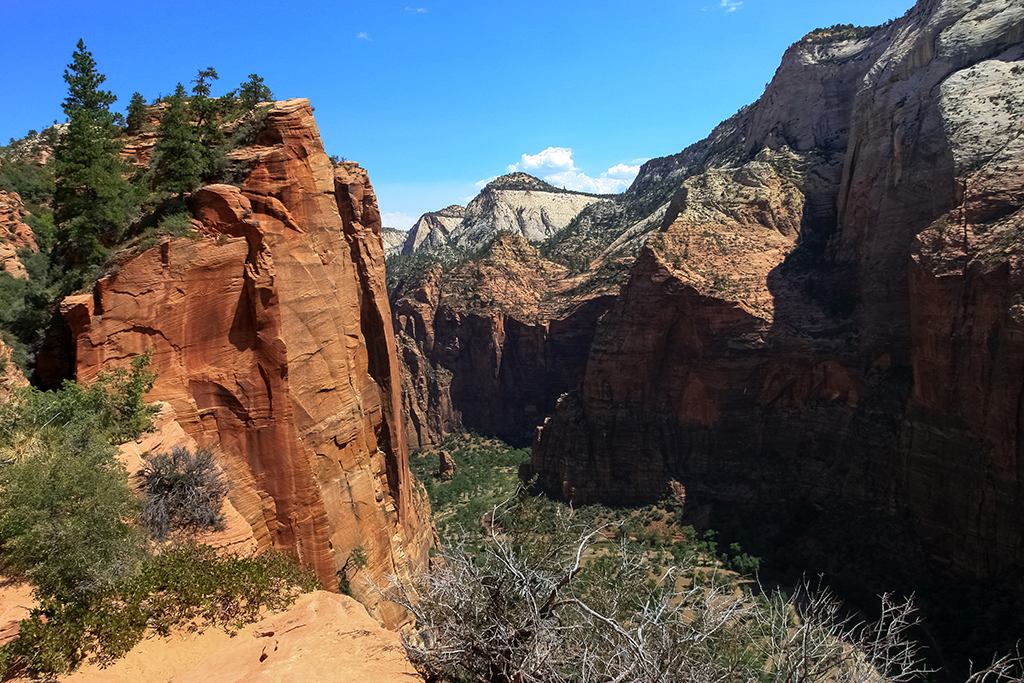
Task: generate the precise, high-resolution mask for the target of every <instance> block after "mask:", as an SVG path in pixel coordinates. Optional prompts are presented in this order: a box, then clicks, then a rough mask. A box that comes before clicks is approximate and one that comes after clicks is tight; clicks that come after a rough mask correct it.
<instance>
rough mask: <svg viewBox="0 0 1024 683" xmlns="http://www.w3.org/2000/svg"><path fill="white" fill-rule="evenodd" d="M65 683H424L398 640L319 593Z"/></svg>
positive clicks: (160, 643) (139, 651)
mask: <svg viewBox="0 0 1024 683" xmlns="http://www.w3.org/2000/svg"><path fill="white" fill-rule="evenodd" d="M64 680H65V681H68V682H73V683H91V682H93V681H96V682H100V681H102V682H103V683H122V682H123V683H139V682H140V681H161V682H162V681H167V682H168V683H192V682H195V683H235V682H241V681H274V682H275V683H291V682H293V681H294V682H295V683H299V682H301V683H306V682H307V681H338V682H341V683H345V682H347V681H351V682H352V683H356V682H357V681H358V682H360V683H361V682H363V681H373V683H392V682H393V681H394V682H397V681H403V682H405V683H414V682H416V681H422V680H423V679H422V678H420V676H419V675H418V674H417V673H416V670H415V669H413V667H412V664H410V663H409V660H408V659H407V658H406V656H405V650H404V649H403V648H402V644H401V641H400V639H399V636H398V634H397V633H395V632H393V631H387V630H385V629H383V628H381V627H380V625H379V624H378V623H377V622H376V621H374V620H373V619H371V618H370V616H369V615H368V614H367V613H366V608H364V607H363V606H362V605H360V604H359V603H358V602H356V601H355V600H353V599H352V598H349V597H347V596H344V595H336V594H333V593H326V592H323V591H319V592H316V593H309V594H307V595H303V596H300V597H299V599H298V600H297V601H296V603H295V605H293V606H292V607H291V609H289V610H287V611H285V612H281V613H278V614H272V615H270V616H268V617H267V618H266V619H264V620H263V621H261V622H258V623H256V624H251V625H249V626H247V627H246V628H244V629H242V630H241V631H239V632H238V633H237V635H235V636H234V637H232V636H231V635H230V634H228V633H225V632H224V631H223V630H221V629H218V628H210V629H207V630H206V631H205V632H203V633H201V634H198V633H177V634H174V635H172V636H170V637H169V638H159V637H153V638H151V639H149V640H144V641H142V642H141V643H139V644H138V645H137V646H136V647H135V649H133V650H132V651H131V652H130V653H128V655H127V656H126V657H124V658H123V659H120V660H118V661H117V662H115V663H114V664H113V665H112V666H110V667H109V668H106V669H101V668H99V667H98V666H95V665H90V666H85V667H83V668H82V669H80V670H79V671H77V672H76V673H74V674H73V675H71V676H69V677H67V678H66V679H64Z"/></svg>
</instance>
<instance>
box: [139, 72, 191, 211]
mask: <svg viewBox="0 0 1024 683" xmlns="http://www.w3.org/2000/svg"><path fill="white" fill-rule="evenodd" d="M167 101H168V104H169V105H170V106H168V108H167V111H165V112H164V114H163V116H162V117H161V118H160V132H159V135H158V137H157V141H156V146H155V147H154V148H153V160H152V163H153V164H154V168H155V169H156V175H157V178H158V181H157V187H158V188H160V189H161V190H166V191H167V192H174V193H177V194H183V193H185V192H191V191H192V190H194V189H195V188H196V187H198V186H199V183H200V181H201V180H202V177H203V155H202V151H201V148H200V145H199V134H198V131H197V130H196V127H195V126H193V125H192V122H191V121H190V120H189V118H190V117H189V108H188V103H187V101H186V94H185V88H184V86H182V84H181V83H178V86H177V88H175V90H174V94H173V95H171V97H170V98H169V99H168V100H167Z"/></svg>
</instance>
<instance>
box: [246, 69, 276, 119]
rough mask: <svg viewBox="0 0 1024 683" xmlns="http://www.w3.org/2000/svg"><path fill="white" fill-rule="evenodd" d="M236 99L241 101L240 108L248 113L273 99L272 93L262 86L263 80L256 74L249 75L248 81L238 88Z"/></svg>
mask: <svg viewBox="0 0 1024 683" xmlns="http://www.w3.org/2000/svg"><path fill="white" fill-rule="evenodd" d="M238 98H239V99H240V100H241V101H242V108H243V109H244V110H245V111H246V112H247V113H248V112H252V111H255V110H256V105H258V104H259V103H260V102H270V101H272V100H273V99H274V93H272V92H270V88H268V87H267V86H265V85H264V84H263V79H262V78H260V77H259V76H257V75H256V74H249V80H248V81H246V82H245V83H242V84H241V85H240V86H238Z"/></svg>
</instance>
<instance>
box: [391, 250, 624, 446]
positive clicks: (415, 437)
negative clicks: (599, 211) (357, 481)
mask: <svg viewBox="0 0 1024 683" xmlns="http://www.w3.org/2000/svg"><path fill="white" fill-rule="evenodd" d="M393 298H394V304H393V306H392V308H393V309H394V321H395V329H396V330H397V333H398V339H399V348H400V353H401V354H402V360H403V363H404V367H405V374H404V376H403V398H404V402H405V410H406V416H407V417H406V419H407V422H406V427H407V431H408V439H409V442H410V443H411V444H413V445H414V446H426V445H429V444H434V443H437V442H439V441H440V440H441V438H443V437H444V436H445V435H446V434H450V433H452V432H455V431H459V430H461V429H474V430H477V431H479V432H482V433H485V434H492V435H496V436H499V437H501V438H503V439H505V440H506V441H510V442H512V443H516V444H527V443H529V442H530V440H531V439H532V436H533V433H534V430H535V429H536V426H537V425H538V424H539V423H540V422H541V420H543V419H544V417H545V416H547V415H550V414H551V411H552V410H553V409H554V406H555V402H556V401H557V399H558V397H559V396H560V395H561V394H562V393H564V392H565V391H568V390H569V389H571V388H573V387H575V386H576V384H577V383H578V382H579V380H580V377H581V376H582V371H583V364H584V362H585V360H586V357H587V351H588V349H589V347H590V342H591V340H592V338H593V335H594V332H595V330H596V327H597V321H598V319H599V318H600V317H601V315H603V314H604V313H605V311H606V310H607V309H608V306H609V305H610V304H611V301H612V299H613V294H612V292H611V291H610V290H609V288H607V287H603V286H601V285H600V284H599V283H595V282H592V281H590V280H589V279H588V278H587V277H586V276H576V275H573V274H571V273H570V272H569V270H568V269H567V268H566V267H565V266H561V265H558V264H555V263H552V262H550V261H546V260H544V259H543V258H541V257H540V254H539V253H538V252H537V250H536V249H535V248H533V247H531V246H530V245H529V244H527V243H526V242H525V240H524V239H523V238H521V237H518V236H516V235H504V236H501V237H499V238H498V239H496V240H495V241H494V243H493V245H492V246H491V248H490V250H489V251H488V252H487V254H485V255H484V256H483V257H482V258H481V259H480V260H479V261H476V262H469V263H466V264H465V265H463V266H460V267H458V268H456V269H454V270H453V271H450V272H446V273H442V272H441V269H440V268H438V267H435V268H434V269H433V270H431V271H429V272H427V273H426V274H425V275H424V276H423V277H422V278H420V279H418V280H409V281H406V282H405V283H403V285H401V286H400V287H399V289H398V290H397V291H396V292H395V295H394V297H393Z"/></svg>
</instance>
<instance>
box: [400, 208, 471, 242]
mask: <svg viewBox="0 0 1024 683" xmlns="http://www.w3.org/2000/svg"><path fill="white" fill-rule="evenodd" d="M465 215H466V209H465V207H462V206H458V205H457V204H452V205H451V206H446V207H445V208H443V209H441V210H440V211H431V212H430V213H425V214H423V215H422V216H420V217H419V218H418V219H417V220H416V223H415V224H414V225H413V226H412V228H411V229H410V230H409V234H408V235H407V236H406V238H405V244H403V245H402V253H403V254H411V253H413V252H415V251H419V250H420V249H427V250H430V249H437V248H439V247H442V246H444V245H445V244H447V243H448V237H449V235H451V234H452V233H453V232H455V230H457V229H458V228H459V226H460V225H462V219H463V218H464V217H465Z"/></svg>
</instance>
